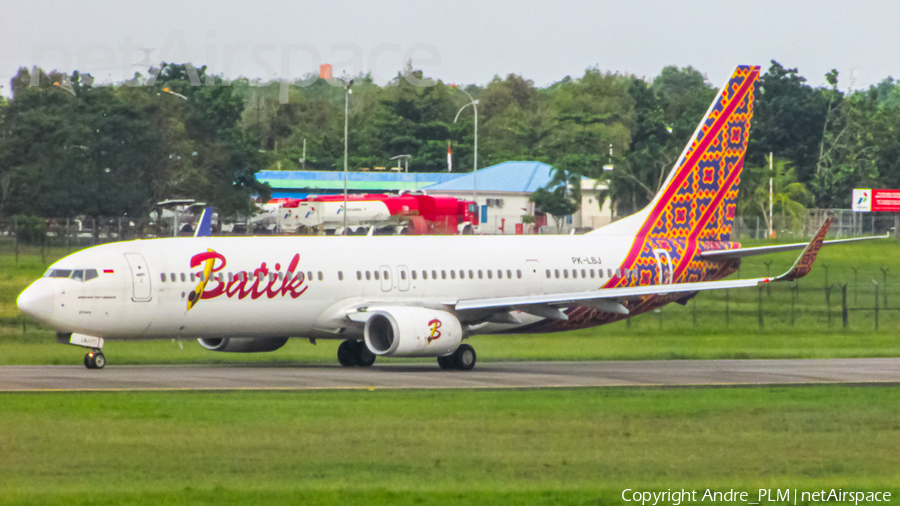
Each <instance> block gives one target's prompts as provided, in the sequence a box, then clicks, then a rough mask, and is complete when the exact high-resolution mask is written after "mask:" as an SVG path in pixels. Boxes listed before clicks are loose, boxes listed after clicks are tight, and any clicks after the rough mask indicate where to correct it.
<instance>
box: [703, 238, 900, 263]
mask: <svg viewBox="0 0 900 506" xmlns="http://www.w3.org/2000/svg"><path fill="white" fill-rule="evenodd" d="M890 237H891V236H890V235H889V234H885V235H876V236H872V237H854V238H852V239H832V240H830V241H822V246H833V245H835V244H846V243H849V242H859V241H871V240H873V239H888V238H890ZM807 246H809V243H805V242H796V243H792V244H776V245H774V246H758V247H755V248H737V249H720V250H711V251H704V252H703V253H700V258H702V259H704V260H731V259H734V258H744V257H752V256H756V255H768V254H770V253H783V252H785V251H799V250H802V249H806V247H807Z"/></svg>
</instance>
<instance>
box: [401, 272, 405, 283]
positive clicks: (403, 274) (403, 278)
mask: <svg viewBox="0 0 900 506" xmlns="http://www.w3.org/2000/svg"><path fill="white" fill-rule="evenodd" d="M400 279H402V280H403V281H406V271H400Z"/></svg>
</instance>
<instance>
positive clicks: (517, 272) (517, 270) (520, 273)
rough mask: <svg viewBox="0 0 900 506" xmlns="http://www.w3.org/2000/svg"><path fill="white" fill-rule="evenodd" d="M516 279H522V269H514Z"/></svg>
mask: <svg viewBox="0 0 900 506" xmlns="http://www.w3.org/2000/svg"><path fill="white" fill-rule="evenodd" d="M516 277H517V278H519V279H522V269H516Z"/></svg>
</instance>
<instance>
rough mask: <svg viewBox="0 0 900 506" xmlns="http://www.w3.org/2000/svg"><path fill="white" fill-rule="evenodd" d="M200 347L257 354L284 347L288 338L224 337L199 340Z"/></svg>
mask: <svg viewBox="0 0 900 506" xmlns="http://www.w3.org/2000/svg"><path fill="white" fill-rule="evenodd" d="M197 341H199V342H200V346H203V347H204V348H206V349H207V350H212V351H228V352H233V353H256V352H260V351H275V350H277V349H278V348H281V347H282V346H284V345H285V344H286V343H287V341H288V338H286V337H224V338H218V339H211V338H202V339H197Z"/></svg>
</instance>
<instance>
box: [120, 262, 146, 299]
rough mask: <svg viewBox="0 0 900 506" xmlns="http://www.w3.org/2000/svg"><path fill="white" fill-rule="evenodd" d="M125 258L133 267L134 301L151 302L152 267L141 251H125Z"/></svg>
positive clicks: (132, 297) (132, 296)
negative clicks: (148, 265) (148, 264)
mask: <svg viewBox="0 0 900 506" xmlns="http://www.w3.org/2000/svg"><path fill="white" fill-rule="evenodd" d="M125 260H127V261H128V267H130V268H131V280H132V295H131V300H133V301H134V302H150V299H151V298H152V292H151V288H152V287H151V281H150V269H149V268H148V267H147V262H146V261H145V260H144V257H143V255H141V254H140V253H125Z"/></svg>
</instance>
